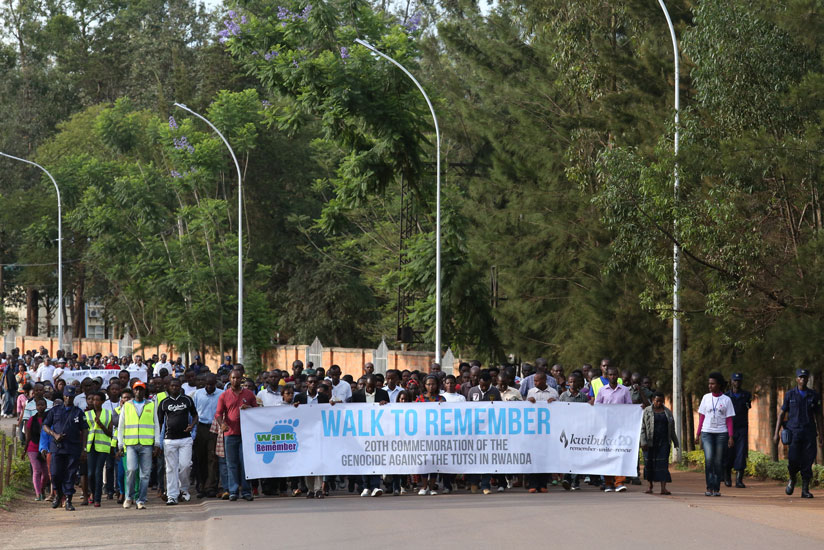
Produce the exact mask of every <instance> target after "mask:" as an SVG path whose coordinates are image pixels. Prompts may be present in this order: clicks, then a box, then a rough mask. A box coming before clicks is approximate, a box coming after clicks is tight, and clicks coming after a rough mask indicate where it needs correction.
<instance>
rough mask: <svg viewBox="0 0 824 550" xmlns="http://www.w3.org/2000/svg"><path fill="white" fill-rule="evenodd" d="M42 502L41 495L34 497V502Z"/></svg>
mask: <svg viewBox="0 0 824 550" xmlns="http://www.w3.org/2000/svg"><path fill="white" fill-rule="evenodd" d="M42 500H43V495H37V496H36V497H34V501H35V502H41V501H42Z"/></svg>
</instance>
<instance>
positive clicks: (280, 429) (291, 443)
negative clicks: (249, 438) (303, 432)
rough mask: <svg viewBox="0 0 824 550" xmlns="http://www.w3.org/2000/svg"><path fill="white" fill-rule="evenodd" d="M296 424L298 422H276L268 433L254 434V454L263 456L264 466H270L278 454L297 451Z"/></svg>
mask: <svg viewBox="0 0 824 550" xmlns="http://www.w3.org/2000/svg"><path fill="white" fill-rule="evenodd" d="M298 424H300V420H292V419H290V420H278V421H277V422H275V425H274V426H273V427H272V429H271V430H270V431H268V432H257V433H255V454H259V455H263V463H264V464H270V463H271V462H272V461H273V460H274V459H275V455H276V454H278V453H296V452H297V451H298V436H297V434H296V433H295V428H297V427H298Z"/></svg>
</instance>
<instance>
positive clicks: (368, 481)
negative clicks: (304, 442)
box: [352, 374, 389, 497]
mask: <svg viewBox="0 0 824 550" xmlns="http://www.w3.org/2000/svg"><path fill="white" fill-rule="evenodd" d="M352 403H378V404H379V405H386V404H387V403H389V393H388V392H387V391H386V390H384V389H382V388H378V387H377V378H375V375H374V374H367V375H366V384H364V386H363V389H362V390H357V391H355V392H353V393H352ZM382 494H383V490H381V476H379V475H366V476H363V492H361V496H362V497H368V496H373V497H379V496H381V495H382Z"/></svg>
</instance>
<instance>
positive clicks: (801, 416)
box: [774, 369, 821, 498]
mask: <svg viewBox="0 0 824 550" xmlns="http://www.w3.org/2000/svg"><path fill="white" fill-rule="evenodd" d="M795 376H796V382H797V384H798V386H797V387H795V388H793V389H791V390H790V391H788V392H787V393H786V394H784V404H783V405H781V416H780V417H779V419H778V423H777V425H776V426H775V436H774V438H775V442H776V443H778V441H779V432H780V431H781V426H782V424H784V429H785V431H787V432H788V433H787V434H786V435H787V436H789V441H786V438H785V437H782V438H781V439H782V441H784V444H785V445H789V447H790V451H789V456H788V459H789V465H788V468H787V469H788V470H789V472H790V482H789V483H788V484H787V489H786V491H785V492H786V493H787V494H788V495H791V494H793V491H794V490H795V479H796V475H797V474H798V472H801V498H813V495H812V493H810V479H811V478H812V477H813V470H812V467H813V462H815V443H816V436H818V435H820V433H821V430H820V427H819V425H818V414H819V411H821V396H819V395H818V394H817V393H816V392H815V391H813V390H811V389H809V388H808V387H807V383H808V382H809V381H810V371H808V370H806V369H798V370H797V371H795Z"/></svg>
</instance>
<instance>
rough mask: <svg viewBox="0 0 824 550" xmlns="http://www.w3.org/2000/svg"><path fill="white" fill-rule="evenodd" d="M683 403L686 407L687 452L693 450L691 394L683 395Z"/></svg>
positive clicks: (693, 423) (693, 421) (693, 424)
mask: <svg viewBox="0 0 824 550" xmlns="http://www.w3.org/2000/svg"><path fill="white" fill-rule="evenodd" d="M684 403H685V404H686V406H687V414H686V421H687V432H686V436H687V443H688V444H689V446H688V447H687V450H689V451H694V450H695V418H694V417H693V414H694V411H693V403H692V393H687V394H685V395H684Z"/></svg>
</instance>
